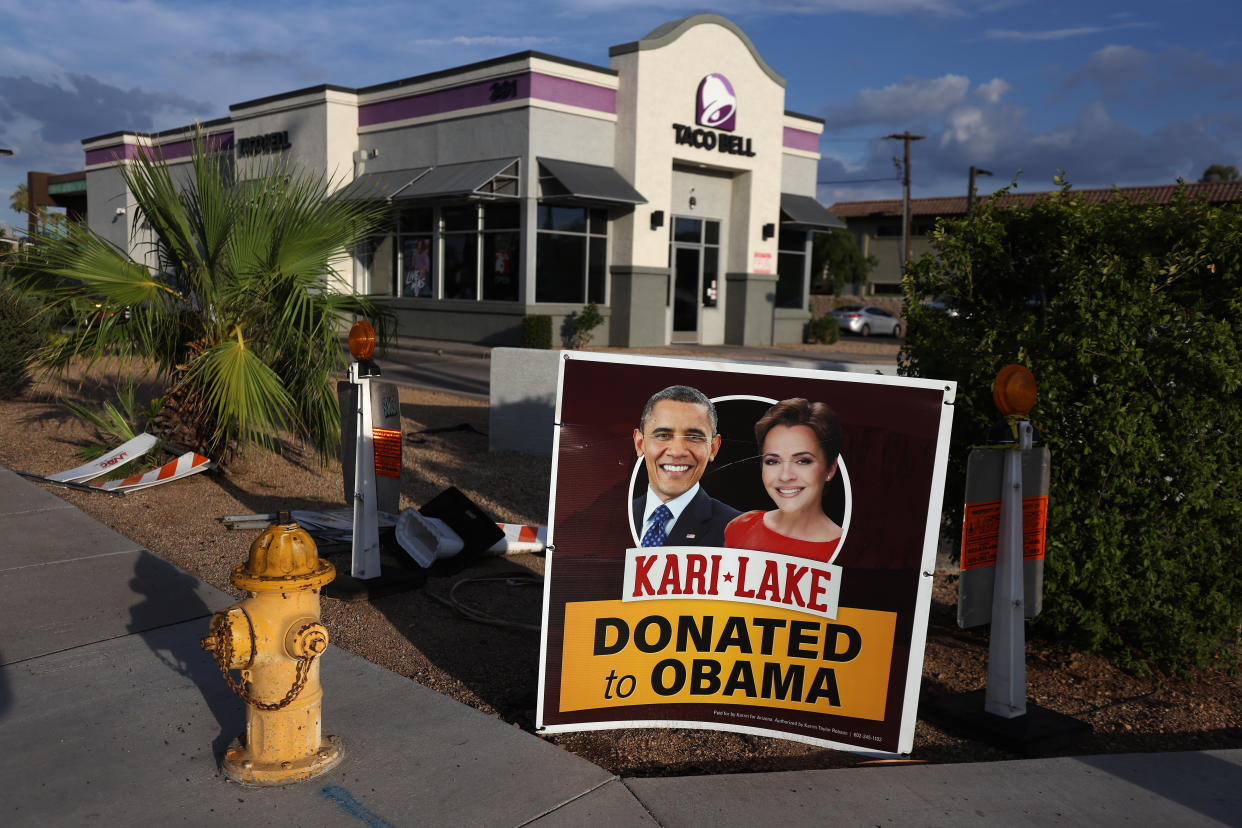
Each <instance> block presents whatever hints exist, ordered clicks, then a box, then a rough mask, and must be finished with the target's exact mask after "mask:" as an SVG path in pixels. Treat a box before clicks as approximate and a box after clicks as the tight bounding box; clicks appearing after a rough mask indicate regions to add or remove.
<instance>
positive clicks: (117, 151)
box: [86, 144, 138, 167]
mask: <svg viewBox="0 0 1242 828" xmlns="http://www.w3.org/2000/svg"><path fill="white" fill-rule="evenodd" d="M137 154H138V148H137V147H136V146H134V145H133V144H117V145H116V146H112V147H104V148H103V149H93V150H87V151H86V166H88V167H93V166H95V165H96V164H112V163H114V162H116V161H128V160H130V159H131V158H133V157H134V156H136V155H137Z"/></svg>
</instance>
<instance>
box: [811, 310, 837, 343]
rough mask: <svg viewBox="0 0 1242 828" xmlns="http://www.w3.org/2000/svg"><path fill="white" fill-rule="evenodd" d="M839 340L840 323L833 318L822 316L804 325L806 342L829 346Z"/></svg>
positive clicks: (826, 315)
mask: <svg viewBox="0 0 1242 828" xmlns="http://www.w3.org/2000/svg"><path fill="white" fill-rule="evenodd" d="M840 338H841V323H840V322H838V321H837V318H836V317H835V316H829V315H828V314H824V315H823V316H816V317H813V318H812V319H811V321H809V322H807V323H806V341H807V342H818V343H821V344H824V345H831V344H832V343H833V342H836V341H837V340H839V339H840Z"/></svg>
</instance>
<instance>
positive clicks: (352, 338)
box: [349, 319, 375, 362]
mask: <svg viewBox="0 0 1242 828" xmlns="http://www.w3.org/2000/svg"><path fill="white" fill-rule="evenodd" d="M349 353H350V355H351V356H352V357H353V358H354V359H356V360H358V361H359V362H362V361H363V360H364V359H370V358H371V355H372V354H374V353H375V328H373V327H371V323H370V322H368V321H366V320H365V319H359V320H358V321H357V322H355V323H354V326H353V327H352V328H350V329H349Z"/></svg>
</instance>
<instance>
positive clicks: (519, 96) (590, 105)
mask: <svg viewBox="0 0 1242 828" xmlns="http://www.w3.org/2000/svg"><path fill="white" fill-rule="evenodd" d="M529 98H535V99H537V100H541V101H553V102H555V103H563V104H568V105H571V106H580V107H583V108H585V109H594V110H598V111H600V112H608V113H615V112H616V111H617V93H616V92H615V91H614V90H611V89H605V88H603V87H600V86H595V85H593V84H589V83H581V82H580V81H573V80H567V79H565V78H554V77H552V76H551V75H541V74H539V73H538V72H527V73H524V74H520V75H512V76H510V77H507V78H500V79H498V80H489V81H484V82H482V83H472V84H467V85H466V86H456V87H454V88H452V89H442V90H440V91H438V92H427V93H424V94H422V95H410V96H409V97H405V98H396V99H394V100H391V101H381V102H379V103H373V104H366V105H364V106H360V107H358V126H360V127H366V126H375V125H376V124H387V123H392V122H393V121H404V120H407V119H409V118H425V117H428V116H432V115H445V114H448V113H450V112H457V111H460V110H462V109H473V108H475V107H480V106H488V105H489V104H496V103H504V102H506V101H513V100H524V99H529Z"/></svg>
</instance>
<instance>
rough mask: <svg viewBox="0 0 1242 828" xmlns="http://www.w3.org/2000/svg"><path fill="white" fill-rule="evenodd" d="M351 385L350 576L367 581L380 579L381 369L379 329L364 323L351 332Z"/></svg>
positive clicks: (355, 326)
mask: <svg viewBox="0 0 1242 828" xmlns="http://www.w3.org/2000/svg"><path fill="white" fill-rule="evenodd" d="M349 353H350V355H351V356H352V357H353V358H354V362H351V363H350V364H349V382H350V384H351V385H354V386H356V394H355V397H354V399H355V403H356V404H355V406H354V435H355V436H354V440H355V444H354V491H353V507H354V521H353V523H354V526H353V540H352V544H351V558H350V570H349V574H350V575H352V576H353V577H354V578H358V579H360V580H366V579H369V578H378V577H379V575H380V544H379V515H378V511H379V506H378V505H377V498H376V485H375V437H374V434H373V433H372V431H371V378H372V377H378V376H379V368H378V367H377V366H376V365H375V363H374V362H372V361H371V355H372V354H374V353H375V329H374V328H372V327H371V324H370V323H369V322H366V321H365V320H360V321H358V322H355V323H354V326H353V328H351V329H350V331H349Z"/></svg>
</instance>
